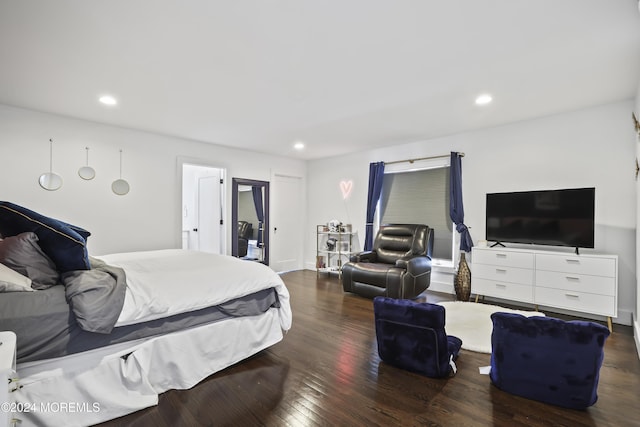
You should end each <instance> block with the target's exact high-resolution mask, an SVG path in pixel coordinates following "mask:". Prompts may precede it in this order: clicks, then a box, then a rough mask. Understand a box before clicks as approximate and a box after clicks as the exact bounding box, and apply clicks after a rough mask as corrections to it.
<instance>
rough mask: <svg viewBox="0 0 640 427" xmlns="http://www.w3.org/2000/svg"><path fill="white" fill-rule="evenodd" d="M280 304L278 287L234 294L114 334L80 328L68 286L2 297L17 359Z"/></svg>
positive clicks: (3, 326)
mask: <svg viewBox="0 0 640 427" xmlns="http://www.w3.org/2000/svg"><path fill="white" fill-rule="evenodd" d="M270 307H279V301H278V295H277V293H276V291H275V289H274V288H269V289H264V290H260V291H257V292H254V293H252V294H249V295H245V296H242V297H239V298H234V299H232V300H230V301H226V302H224V303H221V304H218V305H216V306H213V307H205V308H202V309H199V310H195V311H191V312H186V313H180V314H176V315H172V316H169V317H166V318H159V319H154V320H150V321H146V322H142V323H135V324H130V325H125V326H119V327H116V328H114V329H113V330H112V332H111V333H110V334H100V333H94V332H87V331H85V330H83V329H82V328H80V326H79V325H78V323H77V322H76V318H75V316H74V315H73V313H72V312H71V311H70V309H69V305H68V304H67V302H66V300H65V293H64V287H63V286H54V287H52V288H49V289H46V290H42V291H38V292H28V293H27V292H14V293H7V294H4V295H3V298H1V299H0V330H9V331H14V332H15V333H16V335H17V337H18V345H17V362H18V363H24V362H30V361H35V360H42V359H50V358H54V357H60V356H66V355H69V354H75V353H79V352H83V351H87V350H92V349H95V348H98V347H105V346H108V345H112V344H118V343H122V342H126V341H132V340H136V339H140V338H147V337H153V336H157V335H161V334H166V333H169V332H174V331H178V330H182V329H186V328H191V327H194V326H199V325H203V324H206V323H211V322H214V321H218V320H223V319H226V318H229V317H240V316H254V315H259V314H262V313H264V312H265V311H267V310H268V309H269V308H270Z"/></svg>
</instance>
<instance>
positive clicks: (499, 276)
mask: <svg viewBox="0 0 640 427" xmlns="http://www.w3.org/2000/svg"><path fill="white" fill-rule="evenodd" d="M471 274H472V278H473V277H477V278H480V279H488V280H495V281H498V282H510V283H516V284H520V285H529V286H531V285H533V270H530V269H526V268H515V267H502V266H496V265H487V264H474V265H473V270H472V271H471Z"/></svg>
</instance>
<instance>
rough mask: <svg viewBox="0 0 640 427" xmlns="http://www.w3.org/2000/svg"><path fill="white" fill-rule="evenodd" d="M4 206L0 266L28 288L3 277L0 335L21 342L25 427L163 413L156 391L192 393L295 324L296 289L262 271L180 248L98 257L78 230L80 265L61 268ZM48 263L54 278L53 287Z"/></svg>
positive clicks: (16, 395)
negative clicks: (11, 225) (13, 223)
mask: <svg viewBox="0 0 640 427" xmlns="http://www.w3.org/2000/svg"><path fill="white" fill-rule="evenodd" d="M3 203H6V202H0V234H2V236H3V237H4V238H3V239H2V240H0V261H1V262H2V264H0V268H4V269H6V267H7V266H8V267H10V269H11V270H12V271H13V272H16V273H18V274H20V275H21V276H22V277H26V278H27V279H28V280H27V282H24V283H22V286H23V287H24V288H25V289H22V291H20V290H19V289H16V288H15V287H14V288H9V287H8V285H7V283H8V282H12V283H13V282H15V280H13V281H9V280H7V281H3V277H5V276H3V273H2V271H0V288H2V286H4V288H3V289H2V290H3V292H2V293H0V330H13V331H14V332H16V335H17V337H18V338H17V357H18V365H17V374H18V377H19V382H18V384H19V388H18V389H17V390H16V391H14V392H13V393H11V395H12V398H13V399H14V400H15V402H17V404H18V407H20V408H23V409H24V410H23V411H22V412H20V413H17V414H16V416H17V418H19V419H20V420H21V421H22V423H21V424H20V425H22V426H29V425H35V426H60V425H65V426H84V425H92V424H96V423H100V422H103V421H106V420H110V419H113V418H117V417H120V416H122V415H126V414H129V413H132V412H135V411H137V410H140V409H143V408H146V407H149V406H153V405H156V404H157V402H158V395H159V394H160V393H163V392H164V391H167V390H170V389H187V388H190V387H193V386H194V385H196V384H197V383H198V382H200V381H202V380H203V379H205V378H206V377H208V376H209V375H211V374H213V373H215V372H217V371H219V370H221V369H224V368H226V367H228V366H230V365H232V364H235V363H237V362H239V361H241V360H243V359H246V358H247V357H249V356H251V355H253V354H255V353H257V352H260V351H261V350H263V349H265V348H268V347H270V346H272V345H274V344H276V343H278V342H279V341H281V340H282V339H283V336H284V333H285V332H286V331H287V330H289V328H290V327H291V320H292V315H291V308H290V304H289V293H288V290H287V288H286V287H285V285H284V283H283V282H282V280H281V278H280V277H279V276H278V275H277V274H276V273H275V272H273V271H272V270H271V269H270V268H269V267H267V266H265V265H262V264H260V263H256V262H249V261H242V260H239V259H237V258H233V257H229V256H224V255H214V254H207V253H202V252H196V251H187V250H178V249H166V250H157V251H145V252H132V253H120V254H112V255H105V256H99V257H90V256H88V254H87V253H86V238H87V237H88V236H87V237H83V236H82V234H81V233H79V232H78V231H77V230H73V229H71V231H76V233H78V235H79V236H80V237H82V238H84V243H85V245H84V250H82V251H78V254H79V255H78V254H76V258H77V257H78V256H81V257H82V258H83V259H82V260H81V261H80V260H78V259H76V260H75V261H73V262H71V265H67V266H66V267H64V268H63V269H60V267H59V265H62V264H63V263H64V262H66V261H65V260H63V261H59V260H58V259H56V261H53V259H54V258H56V257H55V256H50V255H49V251H50V249H47V251H44V249H43V248H45V247H47V245H43V244H42V240H43V239H46V238H47V237H43V236H44V233H42V232H40V233H38V229H35V230H28V231H24V228H25V225H24V224H22V225H21V226H20V227H19V230H20V232H19V233H17V234H15V232H13V233H12V232H11V231H7V230H6V228H3V227H5V226H6V223H7V218H5V217H3V215H5V213H3V210H4V208H5V206H6V205H5V204H3ZM10 208H11V209H14V210H16V209H15V205H11V206H10ZM22 209H24V208H22ZM16 211H18V212H19V213H20V214H21V215H23V214H24V212H25V211H26V212H27V216H28V217H29V220H30V221H33V220H34V218H35V221H36V222H39V223H40V224H45V225H47V223H45V222H44V220H46V221H49V220H50V219H49V218H46V217H44V218H40V217H37V216H33V215H32V214H33V213H32V212H31V211H27V210H16ZM21 220H24V218H22V219H21ZM54 221H55V220H54ZM9 222H10V221H9ZM61 224H62V225H63V226H62V228H63V229H64V227H65V226H69V227H73V226H70V225H69V224H65V223H61ZM55 226H56V227H58V226H60V224H55ZM40 227H41V226H40ZM47 227H50V225H47ZM47 227H45V228H47ZM47 229H48V228H47ZM76 229H77V227H76ZM48 230H49V229H48ZM79 230H81V231H84V230H82V229H79ZM49 231H51V230H49ZM65 232H67V234H71V233H68V230H65ZM87 233H88V232H87ZM10 234H13V235H11V236H10ZM56 238H58V237H56ZM78 241H80V240H78ZM53 246H55V245H53ZM16 248H18V249H16ZM67 251H68V248H67ZM27 252H29V254H28V255H25V253H27ZM32 252H38V253H37V256H34V254H33V253H32ZM43 255H44V259H45V261H46V262H48V263H49V265H48V267H51V268H55V270H54V271H55V272H56V273H57V274H58V276H57V280H56V283H55V284H53V285H51V284H50V282H52V281H53V279H51V278H46V274H44V273H43V270H46V268H45V266H43V265H38V263H39V262H40V263H41V262H42V257H43ZM63 256H64V255H63ZM34 257H35V258H37V259H34ZM67 261H68V260H67ZM34 266H36V267H38V268H37V269H34V268H35V267H34ZM77 267H80V268H77ZM61 270H64V271H61ZM10 273H11V272H10ZM22 273H25V274H22ZM11 274H12V273H11ZM41 276H45V279H46V280H45V279H43V277H41ZM47 281H48V283H46V284H45V282H47ZM26 283H28V284H29V286H27V285H26ZM13 286H19V284H18V285H16V284H15V283H14V284H13ZM34 288H35V289H34Z"/></svg>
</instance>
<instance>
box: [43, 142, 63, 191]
mask: <svg viewBox="0 0 640 427" xmlns="http://www.w3.org/2000/svg"><path fill="white" fill-rule="evenodd" d="M38 183H39V184H40V187H42V188H44V189H45V190H48V191H56V190H58V189H59V188H60V187H62V177H61V176H60V175H58V174H57V173H54V172H53V139H51V138H49V172H45V173H43V174H42V175H40V178H39V179H38Z"/></svg>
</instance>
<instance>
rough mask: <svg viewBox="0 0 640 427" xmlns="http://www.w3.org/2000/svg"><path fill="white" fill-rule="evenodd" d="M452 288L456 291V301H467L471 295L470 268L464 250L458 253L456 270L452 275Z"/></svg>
mask: <svg viewBox="0 0 640 427" xmlns="http://www.w3.org/2000/svg"><path fill="white" fill-rule="evenodd" d="M453 289H454V290H455V291H456V299H457V300H458V301H469V297H471V270H470V269H469V265H468V264H467V260H466V258H465V254H464V252H462V253H461V254H460V262H459V264H458V271H457V272H456V274H455V275H454V276H453Z"/></svg>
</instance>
